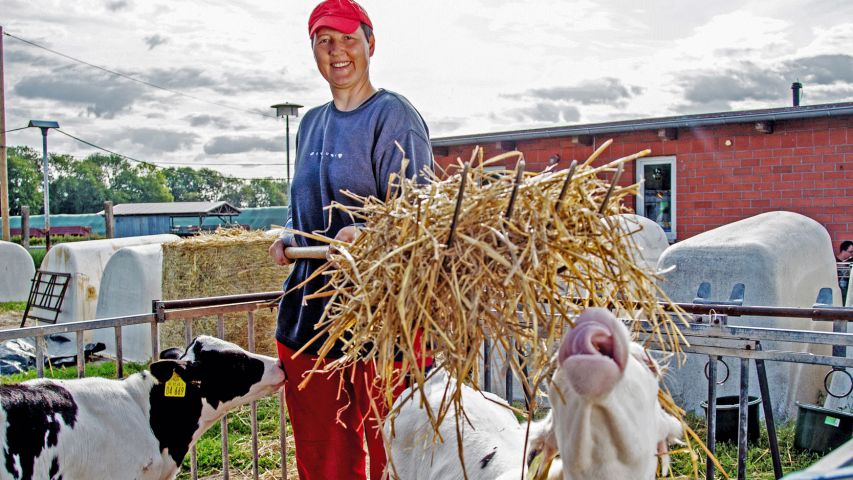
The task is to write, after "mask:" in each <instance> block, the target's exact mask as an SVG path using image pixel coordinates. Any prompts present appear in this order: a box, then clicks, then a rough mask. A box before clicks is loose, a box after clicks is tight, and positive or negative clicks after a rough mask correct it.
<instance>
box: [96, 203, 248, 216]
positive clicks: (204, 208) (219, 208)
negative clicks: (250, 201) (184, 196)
mask: <svg viewBox="0 0 853 480" xmlns="http://www.w3.org/2000/svg"><path fill="white" fill-rule="evenodd" d="M239 213H242V210H240V209H239V208H237V207H235V206H234V205H231V204H230V203H228V202H171V203H122V204H120V205H115V206H113V216H117V217H119V216H131V215H171V216H184V217H189V216H198V215H237V214H239ZM99 214H101V215H103V214H104V212H103V211H101V212H99Z"/></svg>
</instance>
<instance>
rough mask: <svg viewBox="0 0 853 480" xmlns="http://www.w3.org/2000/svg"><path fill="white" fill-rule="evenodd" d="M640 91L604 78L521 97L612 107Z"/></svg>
mask: <svg viewBox="0 0 853 480" xmlns="http://www.w3.org/2000/svg"><path fill="white" fill-rule="evenodd" d="M642 91H643V88H642V87H639V86H631V87H627V86H625V85H624V84H623V83H622V81H621V80H619V79H618V78H613V77H605V78H602V79H598V80H589V81H585V82H581V83H580V84H578V85H577V86H570V87H550V88H534V89H532V90H528V91H527V92H525V93H524V94H522V95H523V96H526V97H532V98H535V99H541V100H555V101H556V100H561V101H565V102H577V103H580V104H581V105H604V104H606V105H613V104H616V103H620V101H621V100H627V99H630V98H632V97H634V96H636V95H638V94H639V93H642Z"/></svg>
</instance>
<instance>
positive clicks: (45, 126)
mask: <svg viewBox="0 0 853 480" xmlns="http://www.w3.org/2000/svg"><path fill="white" fill-rule="evenodd" d="M27 126H28V127H38V128H40V129H41V136H42V147H43V148H42V150H43V152H44V154H43V157H42V158H43V163H42V170H43V171H44V238H45V246H44V251H45V252H47V251H50V201H49V198H48V178H47V131H48V130H50V129H51V128H59V124H58V123H56V122H45V121H42V120H30V124H29V125H27Z"/></svg>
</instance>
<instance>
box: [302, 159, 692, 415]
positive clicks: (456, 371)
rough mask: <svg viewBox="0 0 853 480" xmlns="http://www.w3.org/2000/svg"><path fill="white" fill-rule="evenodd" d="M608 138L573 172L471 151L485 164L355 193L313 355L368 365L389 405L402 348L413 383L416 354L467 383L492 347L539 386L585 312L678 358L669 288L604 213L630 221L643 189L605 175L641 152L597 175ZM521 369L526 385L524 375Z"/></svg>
mask: <svg viewBox="0 0 853 480" xmlns="http://www.w3.org/2000/svg"><path fill="white" fill-rule="evenodd" d="M609 143H610V142H607V143H605V144H604V145H602V146H601V148H599V149H598V150H597V151H596V152H595V153H594V154H593V155H592V156H591V157H590V158H589V159H588V160H587V161H586V162H584V163H583V164H581V165H573V166H572V168H570V169H568V170H562V171H545V172H543V173H539V174H530V173H527V174H525V173H524V172H523V157H522V154H521V153H519V152H511V153H509V154H504V155H501V156H499V157H495V158H493V159H490V160H487V161H483V160H482V151H477V150H475V153H474V155H475V156H473V157H472V162H473V161H474V160H476V156H477V155H479V156H480V162H479V168H473V169H472V168H469V167H468V164H466V165H464V166H461V167H462V168H461V170H462V171H461V172H460V173H458V174H455V175H452V176H450V177H449V178H447V179H445V180H439V179H438V178H435V177H433V178H432V179H431V180H430V181H429V182H428V183H426V184H425V185H418V184H417V183H415V182H414V181H413V180H411V179H405V178H400V179H399V180H398V182H397V194H396V195H394V196H390V195H389V198H386V199H385V201H381V200H379V199H376V198H374V197H369V198H359V197H356V198H357V199H358V200H359V201H360V202H362V206H360V207H357V208H353V207H345V206H342V205H334V206H333V208H340V209H342V210H345V211H346V212H347V213H348V214H350V215H352V216H353V217H356V218H358V219H361V221H364V222H365V227H364V230H363V232H362V234H361V235H360V236H359V238H358V239H357V240H356V241H355V242H354V243H353V244H351V245H346V244H339V242H335V241H331V243H334V244H336V247H337V249H338V250H339V252H340V255H339V258H338V262H337V266H338V268H337V269H335V270H332V269H331V265H330V266H329V267H327V268H328V270H327V271H326V272H319V271H318V272H317V274H320V273H326V274H330V275H331V279H330V283H329V285H328V287H329V288H328V290H327V291H325V292H317V293H315V294H314V296H324V295H325V296H331V299H330V301H329V302H328V305H327V309H326V312H325V315H324V317H323V320H321V322H320V324H319V325H318V328H319V329H320V333H321V334H323V333H328V334H329V337H328V340H327V341H326V342H325V344H324V345H323V347H322V349H321V351H320V356H321V357H322V356H324V355H325V353H327V352H328V351H329V349H330V348H331V347H332V346H333V345H334V343H335V342H336V341H338V340H341V341H343V342H344V353H345V356H344V357H343V358H342V359H341V360H339V361H338V362H335V366H337V367H340V366H343V365H346V364H347V363H349V362H351V361H354V360H357V359H373V360H376V361H377V362H378V368H379V374H380V376H381V378H382V379H383V380H384V388H385V390H384V393H385V394H386V395H385V400H386V401H387V402H388V405H389V406H390V405H391V404H392V400H393V395H392V391H393V389H394V387H395V384H396V383H397V382H399V381H401V379H400V378H399V375H398V374H396V373H395V372H394V368H393V360H394V356H395V354H397V353H398V352H402V354H403V356H404V368H408V367H409V366H412V367H413V371H412V376H413V378H414V379H415V381H416V382H417V383H418V384H419V385H423V382H424V374H423V369H422V368H421V365H419V364H418V362H417V361H416V352H425V351H426V352H429V353H430V354H432V355H434V356H437V358H440V359H441V363H442V366H443V367H444V368H446V369H448V370H450V372H451V374H452V375H453V376H455V377H456V378H457V379H458V380H459V381H465V380H467V379H469V375H470V373H471V372H472V370H473V367H475V366H476V365H477V359H478V355H481V353H480V352H481V347H482V345H483V342H484V340H485V339H487V338H491V339H493V340H494V343H493V345H494V344H497V345H499V346H500V347H501V348H502V349H503V350H504V351H512V350H511V349H512V348H518V349H519V350H521V351H522V352H524V354H525V356H526V360H524V361H523V362H518V361H516V360H513V363H512V364H511V367H512V369H513V370H514V371H515V372H516V373H517V374H518V375H517V376H518V378H519V379H520V380H521V381H524V382H527V381H529V384H528V387H529V388H530V389H531V390H530V391H536V388H537V387H538V386H539V384H540V383H541V381H542V380H543V379H544V378H545V377H546V376H547V375H548V374H550V367H549V359H550V356H551V354H552V353H553V352H554V347H555V344H556V343H557V342H559V341H560V340H561V339H562V334H563V332H564V330H565V327H566V325H570V324H571V321H572V320H571V319H572V317H573V316H574V315H576V314H578V313H579V312H580V311H582V310H583V309H584V308H586V307H587V306H604V307H609V308H615V309H618V310H619V311H620V312H622V313H623V314H627V315H629V316H630V317H631V318H640V317H642V318H644V319H646V320H649V321H650V322H651V323H652V324H653V325H655V329H656V331H655V333H656V338H657V339H658V341H659V342H660V343H661V344H662V345H664V346H665V349H666V350H667V351H676V350H677V343H676V341H675V340H676V339H675V336H674V335H677V333H676V332H677V328H675V326H674V324H673V322H672V321H671V320H670V317H669V316H668V315H667V314H666V313H665V312H664V310H663V308H662V307H661V306H660V305H659V304H658V300H659V298H660V297H661V296H663V292H661V291H660V289H659V288H658V287H657V286H656V285H655V282H654V274H653V272H650V271H646V270H643V269H642V268H640V267H639V266H638V265H637V263H636V262H635V261H634V258H635V252H633V250H635V249H636V248H637V247H636V246H634V244H633V242H632V241H631V238H630V236H629V235H628V232H626V230H625V229H624V228H623V227H622V226H621V224H620V222H615V221H611V219H610V218H609V217H610V216H612V215H615V214H619V213H627V212H628V209H627V208H626V207H624V206H623V205H622V202H621V200H622V198H623V197H625V196H626V195H634V194H636V193H637V191H638V188H639V186H638V185H631V186H629V187H619V186H617V185H616V182H617V181H618V178H616V179H614V182H613V183H612V184H609V183H607V182H605V181H603V180H601V179H600V178H599V175H601V174H603V173H605V172H617V170H618V173H621V169H622V165H623V164H624V163H625V162H628V161H632V160H634V159H636V158H639V157H641V156H644V155H647V154H648V153H649V152H648V151H644V152H640V153H638V154H635V155H631V156H628V157H624V158H621V159H618V160H616V161H613V162H610V163H608V164H606V165H603V166H600V167H597V168H593V167H592V163H593V161H594V160H595V159H596V158H597V157H598V156H599V155H600V153H601V152H602V151H603V150H604V149H605V148H607V146H609ZM507 156H517V157H518V159H519V162H518V164H517V165H518V166H517V168H516V170H515V171H514V172H513V171H506V172H503V173H495V172H487V171H485V170H484V169H483V168H482V167H484V166H487V165H489V164H493V163H496V162H498V161H505V160H506V158H507ZM460 163H461V162H460ZM296 233H298V232H296ZM419 331H420V332H422V335H419V336H417V338H419V339H420V344H416V343H415V338H416V333H417V332H419ZM318 336H319V335H318ZM513 345H515V347H513ZM512 358H513V359H514V358H515V356H512ZM524 367H527V370H528V373H529V377H528V376H523V375H520V372H521V370H522V369H523V368H524ZM528 378H529V380H528ZM473 386H474V387H475V388H477V385H476V383H475V384H474V385H473Z"/></svg>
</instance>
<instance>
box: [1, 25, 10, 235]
mask: <svg viewBox="0 0 853 480" xmlns="http://www.w3.org/2000/svg"><path fill="white" fill-rule="evenodd" d="M5 83H6V81H5V80H4V77H3V27H0V213H1V214H2V216H3V232H2V233H3V241H5V242H8V241H9V240H11V238H12V237H11V231H10V230H9V172H8V171H7V169H6V90H5V87H4V85H5Z"/></svg>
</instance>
